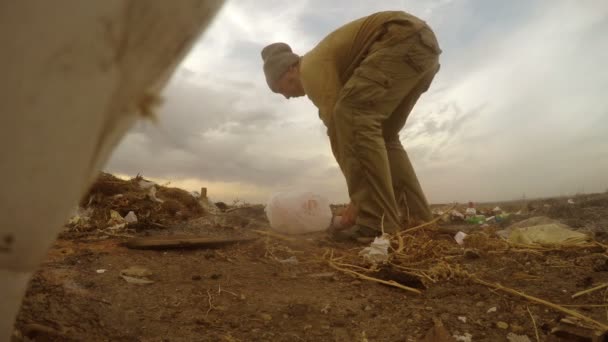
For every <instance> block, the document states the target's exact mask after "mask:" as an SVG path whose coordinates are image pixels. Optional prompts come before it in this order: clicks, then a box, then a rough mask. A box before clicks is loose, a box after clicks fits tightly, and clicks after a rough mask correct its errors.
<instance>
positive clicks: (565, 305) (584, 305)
mask: <svg viewBox="0 0 608 342" xmlns="http://www.w3.org/2000/svg"><path fill="white" fill-rule="evenodd" d="M558 305H561V306H564V307H568V308H605V307H608V303H606V304H558Z"/></svg>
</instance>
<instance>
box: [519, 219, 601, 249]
mask: <svg viewBox="0 0 608 342" xmlns="http://www.w3.org/2000/svg"><path fill="white" fill-rule="evenodd" d="M509 241H511V242H515V243H521V244H527V245H530V244H541V245H580V244H583V243H586V242H587V241H589V236H587V235H586V234H583V233H581V232H576V231H574V230H572V229H570V227H568V226H565V225H562V224H557V223H551V224H543V225H539V226H533V227H526V228H517V229H514V230H513V231H511V233H510V234H509Z"/></svg>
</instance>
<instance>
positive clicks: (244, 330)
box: [16, 174, 608, 342]
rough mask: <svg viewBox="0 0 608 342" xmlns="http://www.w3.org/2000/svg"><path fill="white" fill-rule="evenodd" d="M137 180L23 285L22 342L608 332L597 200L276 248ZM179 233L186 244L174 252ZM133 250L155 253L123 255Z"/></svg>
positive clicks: (289, 238)
mask: <svg viewBox="0 0 608 342" xmlns="http://www.w3.org/2000/svg"><path fill="white" fill-rule="evenodd" d="M142 181H143V183H142ZM145 182H146V180H145V179H143V178H141V177H136V178H134V179H131V180H127V181H125V180H120V179H117V178H115V177H113V176H111V175H108V174H103V175H102V176H101V177H100V179H99V180H98V181H97V182H96V183H95V185H93V187H92V188H91V191H90V192H89V193H88V194H87V196H85V198H83V201H82V203H81V208H80V213H81V214H82V215H76V216H75V218H78V219H74V218H73V219H72V220H71V223H68V224H67V226H66V232H67V234H64V236H63V237H62V238H61V239H60V240H59V241H58V242H57V243H56V245H55V246H53V248H52V249H51V251H50V253H49V255H48V257H47V260H46V261H45V263H44V264H43V266H42V267H41V269H40V270H39V271H38V272H37V273H36V275H35V276H34V278H33V280H32V282H31V283H30V287H29V289H28V292H27V295H26V298H25V302H24V306H23V309H22V311H21V313H20V315H19V318H18V321H17V326H16V327H17V330H16V336H17V337H18V338H22V339H26V338H29V339H31V340H50V341H55V340H56V341H81V340H117V341H118V340H139V341H163V340H177V341H194V340H200V341H294V340H297V341H427V342H431V341H438V342H444V341H445V342H452V341H465V342H466V341H534V340H537V341H564V342H565V341H603V340H605V335H606V331H608V319H607V318H606V317H607V316H606V312H607V311H606V309H607V308H608V246H607V244H606V241H607V240H608V236H606V233H605V231H606V228H608V193H607V194H594V195H584V196H576V197H573V198H555V199H546V200H541V199H539V200H533V201H511V202H502V203H485V204H484V203H482V204H473V203H470V204H456V205H454V204H447V205H434V206H433V210H434V213H435V219H434V220H433V221H432V222H429V223H427V224H424V225H420V226H416V227H408V228H407V229H404V230H403V231H401V232H400V233H399V234H394V235H389V236H384V237H381V238H378V239H377V240H376V241H374V242H372V243H371V244H370V243H365V244H361V243H359V244H355V243H338V242H335V241H332V240H331V239H329V238H328V235H327V234H326V232H318V233H312V234H303V235H285V234H280V233H278V232H277V231H274V230H273V229H272V228H271V227H270V225H269V223H268V221H267V220H266V217H265V212H264V206H263V205H249V204H238V205H232V206H228V205H222V206H217V205H213V204H212V203H210V202H209V201H208V199H206V198H197V197H195V196H193V195H191V194H190V193H188V192H186V191H183V190H179V189H175V190H170V191H169V190H168V189H169V188H166V187H163V186H159V185H154V186H153V187H152V186H150V185H149V184H148V183H145ZM142 184H143V185H142ZM152 188H154V189H156V190H153V191H156V193H155V194H151V192H150V191H151V190H150V189H152ZM118 195H122V196H118ZM188 196H190V197H188ZM120 199H123V200H122V201H120ZM192 199H194V202H192ZM169 200H174V201H175V202H176V203H177V204H176V205H174V209H172V210H168V209H167V208H166V207H163V203H165V202H167V201H169ZM161 201H162V202H161ZM194 203H196V205H198V206H199V208H196V206H195V205H194ZM343 207H344V206H343V205H334V206H332V209H333V210H334V212H335V213H336V214H339V213H340V210H343ZM130 212H133V213H134V215H136V216H137V218H138V221H136V222H134V221H130V222H125V221H126V220H127V218H128V217H130V214H129V213H130ZM87 215H89V216H87ZM118 216H119V217H120V218H119V217H118ZM132 216H133V215H131V217H132ZM87 217H89V218H88V219H87ZM123 220H124V221H123ZM81 221H82V222H81ZM83 222H84V223H83ZM87 222H88V224H89V225H88V226H87V225H86V224H85V223H87ZM142 222H145V224H143V223H142ZM571 223H576V226H573V225H572V224H571ZM140 224H141V226H139V225H140ZM78 227H81V228H78ZM85 227H88V228H85ZM133 227H137V229H135V228H133ZM78 229H81V230H78ZM76 232H79V233H78V234H80V235H77V234H76ZM184 232H185V233H188V234H190V236H194V237H196V240H193V239H190V240H188V239H187V238H184V239H185V240H184V241H185V242H186V243H183V244H181V245H180V243H182V242H184V241H182V240H181V236H182V235H181V234H183V233H184ZM75 234H76V235H75ZM177 234H179V236H178V238H175V235H177ZM161 235H162V236H166V237H168V240H163V239H161V238H158V236H161ZM85 236H89V237H92V238H91V239H83V237H85ZM133 236H135V237H137V238H138V239H140V240H137V241H139V242H141V241H143V242H144V244H141V243H140V244H139V247H142V246H143V247H146V248H147V247H149V244H150V243H155V241H156V240H155V239H157V238H158V241H160V243H159V244H158V245H155V246H153V247H157V248H158V249H152V250H149V249H145V250H141V249H130V248H127V247H128V246H129V244H128V242H129V241H132V240H131V237H133ZM147 237H150V238H152V239H149V240H145V239H146V238H147ZM231 238H235V239H233V240H230V239H231ZM206 239H208V240H206ZM222 239H223V240H222ZM175 241H177V242H179V243H178V244H177V248H175V247H176V245H173V246H171V247H172V248H164V247H166V246H167V245H170V244H171V243H173V242H175ZM209 241H212V242H213V244H209V243H208V242H209ZM218 241H219V242H220V243H219V244H218ZM226 242H232V243H230V244H228V243H226ZM125 246H127V247H125ZM192 247H196V248H192Z"/></svg>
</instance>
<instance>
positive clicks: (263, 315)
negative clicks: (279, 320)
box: [260, 313, 272, 322]
mask: <svg viewBox="0 0 608 342" xmlns="http://www.w3.org/2000/svg"><path fill="white" fill-rule="evenodd" d="M260 318H261V319H262V320H263V321H265V322H270V321H272V316H270V315H269V314H267V313H261V314H260Z"/></svg>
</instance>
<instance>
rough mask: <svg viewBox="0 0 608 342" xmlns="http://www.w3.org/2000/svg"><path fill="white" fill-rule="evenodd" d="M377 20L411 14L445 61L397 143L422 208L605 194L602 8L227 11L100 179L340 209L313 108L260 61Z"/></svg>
mask: <svg viewBox="0 0 608 342" xmlns="http://www.w3.org/2000/svg"><path fill="white" fill-rule="evenodd" d="M389 9H404V10H406V11H410V12H412V13H414V14H417V15H419V16H421V17H422V18H423V19H425V20H426V21H427V22H428V23H429V24H430V25H431V26H432V27H433V29H434V30H435V32H436V33H437V36H438V38H439V41H440V44H441V46H442V48H443V50H444V53H443V54H442V56H441V63H442V69H441V71H440V72H439V74H438V75H437V77H436V78H435V81H434V84H433V86H432V87H431V89H430V90H429V92H427V93H426V94H424V95H423V96H422V97H421V99H420V100H419V102H418V104H417V106H416V107H415V108H414V110H413V112H412V113H411V115H410V117H409V118H408V122H407V124H406V127H405V128H404V130H403V131H402V132H401V137H402V140H403V143H404V146H406V149H407V150H408V153H409V155H410V158H411V159H412V161H413V163H414V165H415V167H416V170H417V172H418V175H419V176H420V178H421V182H422V184H423V186H424V187H425V189H426V191H427V195H428V197H429V198H430V200H431V201H435V202H439V201H451V200H460V201H464V200H469V199H471V200H476V201H477V200H493V199H508V198H514V197H515V198H517V197H520V196H521V194H522V193H526V194H527V195H528V196H541V195H555V194H558V195H559V194H562V193H568V192H575V191H578V189H580V188H585V189H587V190H588V191H592V190H594V189H597V190H604V189H605V187H606V185H607V184H606V183H607V181H606V180H605V179H606V178H605V175H606V172H608V158H605V157H606V156H607V155H608V143H607V140H606V139H605V132H606V131H607V130H608V115H606V114H608V108H607V107H606V105H605V100H604V98H605V94H606V91H607V90H608V79H607V78H606V76H605V73H603V72H602V71H603V70H604V64H605V61H606V60H608V48H607V47H606V45H605V44H604V40H605V36H606V34H608V20H607V19H606V18H608V3H606V2H605V1H603V0H589V1H586V2H584V3H580V4H579V3H573V2H571V1H567V0H556V1H552V2H546V1H540V0H534V1H523V0H516V1H511V2H505V1H498V0H491V1H487V2H473V1H468V0H453V1H450V0H435V1H400V0H392V1H388V0H387V1H383V2H381V3H372V2H369V1H354V2H353V1H346V0H340V1H333V2H323V1H320V0H314V1H313V0H310V1H301V2H297V3H293V2H291V3H286V2H283V1H272V2H258V1H254V0H243V1H230V2H228V5H227V6H226V7H225V8H224V9H223V10H222V12H221V13H220V15H219V16H218V18H217V20H216V22H215V23H214V25H213V27H212V28H211V29H210V30H209V31H208V33H207V34H206V35H205V37H204V38H203V39H202V40H201V42H200V43H199V44H197V45H196V46H195V48H194V50H193V51H192V53H191V54H190V55H189V56H188V58H187V59H186V61H185V62H184V63H183V65H182V67H181V68H180V69H179V71H178V73H177V75H176V76H175V78H174V79H173V81H172V82H171V84H170V85H169V87H168V88H167V89H166V91H165V97H166V103H165V105H164V106H163V108H162V110H161V116H160V123H159V125H158V126H154V125H152V124H151V123H149V122H143V123H140V124H138V125H137V126H136V127H134V129H133V130H132V131H131V133H129V135H128V136H127V137H126V139H125V140H124V141H123V143H122V144H121V146H120V147H119V149H118V150H117V152H116V153H115V155H114V156H113V158H112V160H111V162H110V164H109V165H108V170H109V171H113V172H121V173H127V174H131V175H134V174H135V173H137V172H143V173H144V175H148V176H150V177H157V178H168V179H199V180H201V182H234V183H236V184H238V186H239V187H240V188H239V187H237V188H235V189H236V190H235V191H239V189H244V188H246V187H247V186H255V187H257V188H256V189H257V190H256V191H272V190H275V189H280V188H297V187H299V188H306V189H310V190H314V191H318V192H320V193H323V194H326V195H327V196H329V197H330V198H331V199H332V200H333V201H345V200H346V189H345V185H344V179H343V178H342V175H341V173H340V170H339V168H338V167H337V165H336V164H335V162H334V161H333V156H332V154H331V150H330V148H329V144H328V141H327V137H325V134H324V132H325V130H324V128H323V127H322V124H321V122H320V121H319V119H318V116H317V110H316V109H315V108H314V107H313V106H312V105H311V104H310V103H309V102H308V101H307V100H306V99H301V100H291V101H285V100H284V99H282V98H281V97H280V96H278V95H276V94H272V93H271V92H270V91H269V90H268V89H267V86H266V83H265V80H264V76H263V74H262V72H261V58H260V55H259V51H260V49H261V47H263V46H264V45H266V44H268V43H270V42H274V41H286V42H288V43H290V44H291V45H292V47H293V48H294V50H296V51H297V52H305V51H308V50H309V49H310V48H312V47H313V46H314V43H315V42H317V41H319V40H320V39H321V38H323V36H324V35H325V34H326V33H329V31H330V30H332V29H333V28H335V27H337V26H339V25H341V24H343V23H345V22H347V21H348V20H350V19H354V18H358V17H360V16H364V15H367V14H369V13H371V12H374V11H377V10H389ZM564 18H567V20H564ZM260 189H261V190H260ZM248 196H252V197H251V198H255V199H257V198H258V197H255V194H254V193H253V192H251V193H249V194H248ZM234 197H241V195H240V194H238V193H235V194H234ZM245 199H248V198H245Z"/></svg>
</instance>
